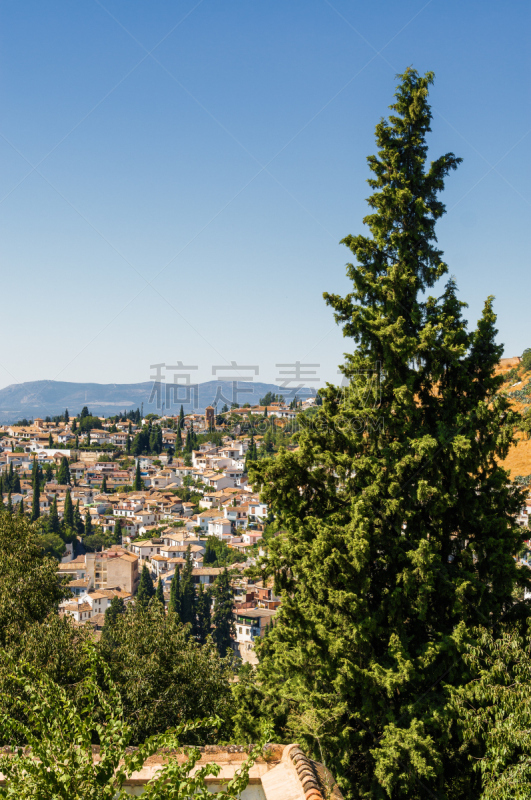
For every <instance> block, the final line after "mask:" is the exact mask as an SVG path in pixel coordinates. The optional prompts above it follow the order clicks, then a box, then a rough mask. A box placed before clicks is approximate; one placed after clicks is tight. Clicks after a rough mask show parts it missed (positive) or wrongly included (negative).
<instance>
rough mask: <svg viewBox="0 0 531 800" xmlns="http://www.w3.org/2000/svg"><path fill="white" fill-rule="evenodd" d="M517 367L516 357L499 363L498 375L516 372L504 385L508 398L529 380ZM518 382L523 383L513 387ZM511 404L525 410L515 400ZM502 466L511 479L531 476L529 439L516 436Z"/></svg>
mask: <svg viewBox="0 0 531 800" xmlns="http://www.w3.org/2000/svg"><path fill="white" fill-rule="evenodd" d="M519 367H520V359H519V358H518V357H516V358H502V359H501V361H500V364H499V367H498V370H497V371H498V372H499V373H501V374H503V375H507V376H508V375H509V373H510V372H511V370H513V369H515V370H516V371H517V372H518V377H517V378H516V379H515V378H514V377H512V378H511V379H508V380H507V382H506V385H505V386H504V387H503V388H504V389H505V391H507V392H508V394H509V396H511V393H512V392H513V391H515V390H518V389H521V388H522V387H523V386H525V384H526V383H527V382H528V381H530V380H531V373H530V372H527V373H526V374H525V375H524V374H523V372H522V370H521V369H520V368H519ZM518 380H521V381H523V382H522V383H520V384H518V385H516V386H515V385H514V384H516V383H517V381H518ZM513 403H514V407H515V408H516V409H517V410H518V411H524V410H525V409H526V405H524V404H523V403H521V402H519V401H518V400H517V399H516V398H515V400H514V401H513ZM530 403H531V397H530ZM502 464H503V466H504V467H505V469H507V470H509V472H510V474H511V478H515V477H516V476H517V475H523V476H527V475H531V439H526V438H525V437H524V436H522V435H521V434H520V435H519V436H518V440H517V443H516V445H515V446H514V447H512V448H511V450H510V452H509V455H508V456H507V458H506V459H505V460H504V461H502Z"/></svg>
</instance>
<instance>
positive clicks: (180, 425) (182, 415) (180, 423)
mask: <svg viewBox="0 0 531 800" xmlns="http://www.w3.org/2000/svg"><path fill="white" fill-rule="evenodd" d="M183 428H184V408H183V407H182V404H181V410H180V411H179V430H180V431H182V429H183Z"/></svg>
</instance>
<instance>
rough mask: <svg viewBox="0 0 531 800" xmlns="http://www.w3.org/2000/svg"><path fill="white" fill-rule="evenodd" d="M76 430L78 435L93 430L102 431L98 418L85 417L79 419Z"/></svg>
mask: <svg viewBox="0 0 531 800" xmlns="http://www.w3.org/2000/svg"><path fill="white" fill-rule="evenodd" d="M78 428H79V432H80V433H83V432H88V431H90V430H93V429H97V430H102V429H103V424H102V422H101V419H99V417H91V416H86V417H83V418H82V419H80V421H79V426H78Z"/></svg>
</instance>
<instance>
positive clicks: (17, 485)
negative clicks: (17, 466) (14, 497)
mask: <svg viewBox="0 0 531 800" xmlns="http://www.w3.org/2000/svg"><path fill="white" fill-rule="evenodd" d="M12 490H13V493H15V494H20V492H21V491H22V488H21V486H20V475H19V474H18V471H17V470H15V472H14V474H13V484H12Z"/></svg>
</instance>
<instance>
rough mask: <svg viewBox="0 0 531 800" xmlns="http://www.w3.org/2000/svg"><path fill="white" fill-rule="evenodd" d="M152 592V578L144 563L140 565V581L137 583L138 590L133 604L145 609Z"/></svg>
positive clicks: (153, 591)
mask: <svg viewBox="0 0 531 800" xmlns="http://www.w3.org/2000/svg"><path fill="white" fill-rule="evenodd" d="M154 594H155V587H154V586H153V578H152V577H151V573H150V571H149V570H148V568H147V567H146V565H145V564H144V566H143V567H142V572H141V573H140V582H139V584H138V592H137V593H136V601H135V606H136V607H137V608H140V609H143V610H144V611H145V610H146V608H147V607H148V605H149V601H150V600H151V598H152V597H153V595H154Z"/></svg>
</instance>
